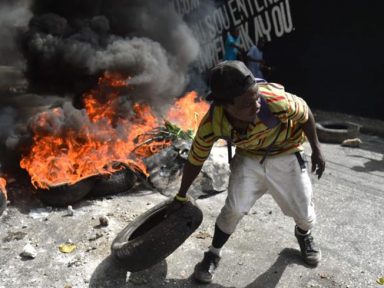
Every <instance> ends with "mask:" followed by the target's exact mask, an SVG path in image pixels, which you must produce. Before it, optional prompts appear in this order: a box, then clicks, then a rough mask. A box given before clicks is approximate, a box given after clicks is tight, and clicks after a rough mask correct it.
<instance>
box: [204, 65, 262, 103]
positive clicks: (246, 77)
mask: <svg viewBox="0 0 384 288" xmlns="http://www.w3.org/2000/svg"><path fill="white" fill-rule="evenodd" d="M255 83H256V79H255V77H253V75H252V72H251V71H250V70H249V69H248V68H247V66H245V64H244V63H243V62H241V61H223V62H221V63H219V64H217V65H216V66H215V67H213V68H212V69H211V71H210V80H209V84H210V86H211V87H210V88H211V93H210V94H208V96H207V97H206V99H207V100H208V101H211V100H218V101H226V100H230V99H233V98H235V97H237V96H240V95H242V94H243V93H244V92H246V91H247V90H248V88H250V87H252V86H253V85H254V84H255Z"/></svg>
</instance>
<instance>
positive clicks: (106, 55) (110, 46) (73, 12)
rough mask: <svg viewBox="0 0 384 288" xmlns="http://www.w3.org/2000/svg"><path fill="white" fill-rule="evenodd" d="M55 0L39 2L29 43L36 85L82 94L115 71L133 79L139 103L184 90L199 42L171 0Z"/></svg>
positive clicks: (27, 49) (40, 88)
mask: <svg viewBox="0 0 384 288" xmlns="http://www.w3.org/2000/svg"><path fill="white" fill-rule="evenodd" d="M54 2H55V5H52V1H47V0H35V2H34V5H33V6H32V9H33V12H34V17H33V18H32V20H31V22H30V24H29V31H28V33H26V35H25V38H24V41H23V44H24V45H23V47H24V50H23V51H24V55H25V56H26V58H27V64H28V65H27V73H26V75H27V77H28V79H29V81H30V85H31V88H32V89H33V90H35V91H50V92H65V93H75V94H79V93H82V92H84V91H85V90H87V89H89V88H91V87H93V86H94V85H95V81H96V79H97V77H98V76H99V75H100V74H102V73H103V72H104V71H106V70H108V71H111V72H120V73H122V74H124V75H125V76H127V77H130V81H129V83H131V84H132V85H134V88H135V89H134V90H133V91H131V95H130V97H132V98H133V99H135V100H137V99H141V100H144V101H145V102H148V103H150V104H160V103H161V102H162V103H167V102H168V103H169V100H170V99H173V98H174V97H176V96H180V93H182V92H183V90H184V88H185V86H186V84H187V80H188V79H187V76H186V75H187V69H188V65H189V64H191V63H192V62H193V61H194V60H195V59H196V58H197V56H198V53H199V44H198V42H197V40H196V39H195V37H194V36H193V34H192V32H191V30H190V29H189V28H188V26H187V24H186V23H185V22H183V20H182V18H181V17H180V16H179V15H178V14H177V13H176V11H175V10H174V7H173V5H171V4H172V2H171V1H166V0H161V1H149V0H144V1H143V0H140V1H138V0H136V1H124V0H108V1H101V0H99V1H86V0H84V1H80V2H79V1H74V0H72V1H68V0H58V1H54ZM48 83H49V84H48Z"/></svg>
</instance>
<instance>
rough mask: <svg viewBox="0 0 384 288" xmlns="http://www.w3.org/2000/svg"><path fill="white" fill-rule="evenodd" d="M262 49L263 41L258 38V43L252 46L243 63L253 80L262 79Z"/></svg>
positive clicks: (263, 64)
mask: <svg viewBox="0 0 384 288" xmlns="http://www.w3.org/2000/svg"><path fill="white" fill-rule="evenodd" d="M263 47H264V39H263V38H260V39H259V42H258V43H257V46H256V45H253V46H252V47H251V48H250V49H249V50H248V52H247V55H246V59H245V63H246V65H247V67H248V69H249V70H250V71H251V72H252V74H253V76H254V77H255V78H261V79H264V75H263V72H262V70H261V68H262V67H263V66H265V63H264V59H263V50H262V49H263Z"/></svg>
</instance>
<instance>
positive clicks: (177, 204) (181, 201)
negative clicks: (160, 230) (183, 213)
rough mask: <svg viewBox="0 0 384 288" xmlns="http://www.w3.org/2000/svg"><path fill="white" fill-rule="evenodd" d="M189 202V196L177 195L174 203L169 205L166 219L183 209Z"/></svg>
mask: <svg viewBox="0 0 384 288" xmlns="http://www.w3.org/2000/svg"><path fill="white" fill-rule="evenodd" d="M188 201H189V198H188V196H185V197H181V196H178V195H176V196H175V198H173V201H172V202H171V203H170V204H169V207H168V209H167V211H166V212H165V215H164V218H167V217H168V216H169V215H171V214H172V213H174V212H175V211H177V210H179V209H180V208H182V207H183V206H184V205H185V203H187V202H188Z"/></svg>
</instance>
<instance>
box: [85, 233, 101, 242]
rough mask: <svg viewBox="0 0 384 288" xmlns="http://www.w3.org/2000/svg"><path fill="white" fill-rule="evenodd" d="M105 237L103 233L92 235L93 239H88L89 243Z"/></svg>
mask: <svg viewBox="0 0 384 288" xmlns="http://www.w3.org/2000/svg"><path fill="white" fill-rule="evenodd" d="M101 237H103V234H101V233H95V234H94V235H92V236H91V237H89V238H88V240H89V241H95V240H97V239H99V238H101Z"/></svg>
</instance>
